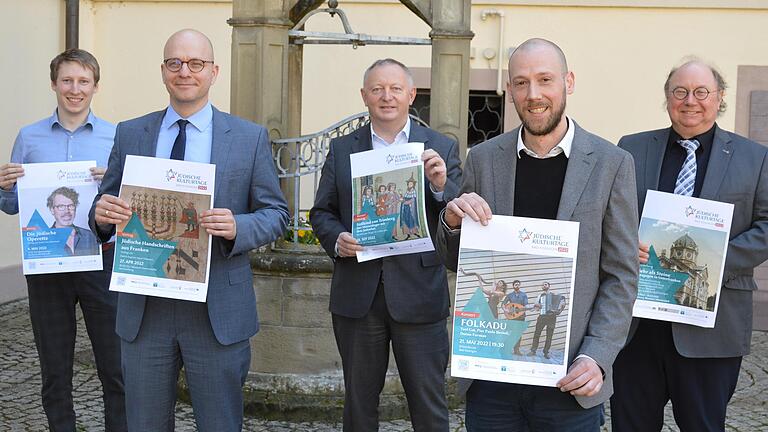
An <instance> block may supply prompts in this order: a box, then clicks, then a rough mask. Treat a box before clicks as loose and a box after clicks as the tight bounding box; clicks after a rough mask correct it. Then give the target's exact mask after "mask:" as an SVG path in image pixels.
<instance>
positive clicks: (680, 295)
mask: <svg viewBox="0 0 768 432" xmlns="http://www.w3.org/2000/svg"><path fill="white" fill-rule="evenodd" d="M732 217H733V204H729V203H722V202H718V201H710V200H705V199H700V198H693V197H687V196H682V195H674V194H670V193H665V192H658V191H651V190H649V191H648V193H647V195H646V198H645V206H644V207H643V216H642V217H641V218H640V233H639V236H640V241H641V242H643V243H645V244H648V245H650V253H649V255H650V257H649V259H648V263H647V264H642V265H640V281H639V283H638V290H637V300H636V301H635V306H634V308H633V311H632V315H633V316H636V317H640V318H651V319H656V320H661V321H671V322H677V323H683V324H692V325H696V326H700V327H708V328H712V327H714V326H715V317H716V316H717V307H718V304H719V301H720V286H721V285H722V281H723V268H724V267H725V254H726V252H727V250H728V233H729V232H730V231H731V218H732Z"/></svg>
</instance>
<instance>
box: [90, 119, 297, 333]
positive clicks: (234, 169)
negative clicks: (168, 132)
mask: <svg viewBox="0 0 768 432" xmlns="http://www.w3.org/2000/svg"><path fill="white" fill-rule="evenodd" d="M164 115H165V111H158V112H154V113H151V114H147V115H145V116H143V117H139V118H136V119H133V120H128V121H125V122H122V123H120V124H118V125H117V131H116V133H115V145H114V147H113V148H112V153H111V154H110V156H109V165H108V167H107V172H106V174H105V175H104V179H103V180H102V183H101V188H100V190H99V194H98V195H97V196H96V198H95V199H94V205H93V207H91V212H90V214H89V223H90V226H91V230H92V231H93V232H95V233H98V235H99V238H100V240H101V241H102V242H105V241H108V240H109V238H110V237H111V236H112V235H113V234H114V231H115V230H114V226H113V227H112V230H111V231H110V232H101V231H99V230H97V229H96V226H95V220H94V210H95V205H96V202H97V201H98V200H99V199H100V198H101V194H105V193H106V194H110V195H114V196H117V195H118V194H119V191H120V183H121V181H122V177H123V167H124V166H125V157H126V156H127V155H139V156H154V155H155V151H156V149H157V136H158V132H159V130H160V124H161V122H162V120H163V116H164ZM211 163H212V164H214V165H216V184H215V191H214V203H213V206H214V207H215V208H228V209H230V210H231V211H232V213H233V214H234V215H235V222H236V224H237V237H235V240H234V241H229V240H226V239H223V238H221V237H213V242H212V244H211V269H210V276H209V279H208V298H207V300H206V302H207V305H208V316H209V318H210V320H211V326H212V327H213V332H214V334H215V335H216V339H217V340H218V341H219V342H220V343H221V344H223V345H229V344H233V343H236V342H239V341H242V340H245V339H248V338H249V337H251V336H253V335H254V334H256V332H257V331H258V329H259V321H258V316H257V313H256V297H255V295H254V291H253V274H252V272H251V266H250V260H249V259H248V252H249V251H250V250H251V249H254V248H257V247H259V246H263V245H265V244H267V243H269V242H271V241H274V240H275V239H276V238H278V237H279V236H281V235H282V234H283V231H284V230H285V226H286V224H287V223H288V208H287V205H286V203H285V198H284V197H283V194H282V192H281V191H280V185H279V182H278V180H277V174H276V171H275V166H274V163H273V162H272V149H271V147H270V142H269V137H268V136H267V131H266V129H264V128H263V127H261V126H259V125H257V124H255V123H251V122H249V121H246V120H243V119H240V118H237V117H235V116H232V115H229V114H226V113H223V112H221V111H219V110H217V109H216V108H214V109H213V145H212V148H211ZM145 301H146V297H145V296H143V295H135V294H127V293H120V296H119V298H118V306H117V334H118V335H120V337H121V338H123V339H125V340H127V341H129V342H130V341H132V340H133V339H135V338H136V335H137V334H138V332H139V329H140V328H141V320H142V317H143V316H144V306H145Z"/></svg>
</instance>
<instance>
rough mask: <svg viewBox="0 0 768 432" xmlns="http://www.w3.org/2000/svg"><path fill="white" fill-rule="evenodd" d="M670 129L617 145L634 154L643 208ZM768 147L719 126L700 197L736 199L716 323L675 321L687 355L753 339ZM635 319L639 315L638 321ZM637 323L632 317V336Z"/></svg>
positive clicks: (767, 253)
mask: <svg viewBox="0 0 768 432" xmlns="http://www.w3.org/2000/svg"><path fill="white" fill-rule="evenodd" d="M669 132H670V128H666V129H659V130H655V131H648V132H641V133H638V134H634V135H628V136H625V137H623V138H622V139H621V140H620V141H619V147H621V148H623V149H625V150H627V151H629V152H630V153H631V154H632V156H633V157H634V159H635V170H636V171H637V197H638V199H639V201H638V202H639V209H640V210H641V211H642V208H643V204H644V203H645V192H646V191H647V190H656V189H657V188H658V186H659V176H660V175H661V162H662V160H663V159H664V152H665V150H666V147H667V140H668V139H669ZM767 157H768V149H766V147H764V146H761V145H760V144H757V143H755V142H752V141H750V140H748V139H746V138H744V137H741V136H739V135H736V134H734V133H730V132H726V131H724V130H722V129H720V128H719V127H717V128H716V129H715V138H714V141H713V143H712V153H711V154H710V156H709V164H708V165H707V173H706V174H705V176H704V184H703V186H702V189H701V194H700V196H699V198H704V199H709V200H715V201H722V202H728V203H732V204H734V206H735V208H734V210H733V222H732V224H731V233H730V237H729V238H730V242H729V243H728V253H727V255H726V259H725V273H724V275H723V289H722V290H721V293H720V306H719V308H718V311H717V319H716V321H715V327H714V328H711V329H708V328H702V327H696V326H691V325H685V324H676V323H673V324H672V335H673V338H674V340H675V347H677V351H678V352H679V353H680V354H681V355H683V356H685V357H738V356H743V355H745V354H748V353H749V345H750V341H751V338H752V291H753V290H755V289H757V285H756V284H755V280H754V277H753V272H754V268H755V267H757V266H758V265H760V263H762V262H763V261H765V260H766V259H768V167H766V163H767V162H768V160H767V159H766V158H767ZM635 321H636V320H635ZM636 327H637V323H636V322H633V326H632V331H631V332H630V338H631V336H632V335H634V330H635V328H636Z"/></svg>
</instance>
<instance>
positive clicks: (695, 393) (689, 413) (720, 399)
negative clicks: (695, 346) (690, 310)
mask: <svg viewBox="0 0 768 432" xmlns="http://www.w3.org/2000/svg"><path fill="white" fill-rule="evenodd" d="M740 367H741V357H728V358H686V357H683V356H681V355H680V354H678V352H677V349H676V348H675V344H674V340H673V339H672V327H671V325H670V323H668V322H663V321H654V320H645V319H643V320H640V325H639V326H638V328H637V332H636V333H635V335H634V337H633V338H632V340H631V342H630V343H629V345H627V346H626V347H625V348H624V349H623V350H622V351H621V352H620V353H619V356H618V357H617V358H616V361H615V362H614V364H613V386H614V394H613V397H611V424H612V426H613V431H615V432H627V431H637V432H652V431H658V430H661V428H662V426H663V423H664V406H666V404H667V402H668V401H669V400H670V399H671V400H672V411H673V412H674V415H675V422H676V423H677V425H678V426H679V427H680V430H681V431H682V432H688V431H690V432H708V431H709V432H714V431H723V430H725V411H726V408H727V406H728V401H729V400H730V399H731V396H733V392H734V391H735V390H736V382H737V380H738V378H739V369H740Z"/></svg>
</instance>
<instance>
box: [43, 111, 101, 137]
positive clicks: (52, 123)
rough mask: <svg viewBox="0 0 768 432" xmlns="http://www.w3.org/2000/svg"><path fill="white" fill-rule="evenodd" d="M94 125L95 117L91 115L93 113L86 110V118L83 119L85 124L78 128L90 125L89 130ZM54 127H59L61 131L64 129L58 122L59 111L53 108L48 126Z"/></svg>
mask: <svg viewBox="0 0 768 432" xmlns="http://www.w3.org/2000/svg"><path fill="white" fill-rule="evenodd" d="M95 124H96V116H95V115H93V111H92V110H90V109H89V110H88V117H86V118H85V123H83V124H82V125H80V127H83V126H86V125H90V126H91V129H93V126H94V125H95ZM55 125H59V127H60V128H62V129H63V128H64V126H63V125H62V124H61V123H60V122H59V109H58V108H54V110H53V115H52V116H51V117H49V118H48V126H50V127H51V128H53V127H54V126H55ZM80 127H78V129H80ZM73 132H74V131H73Z"/></svg>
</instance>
